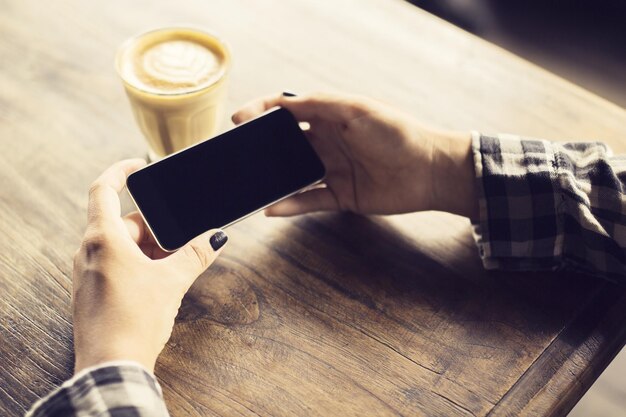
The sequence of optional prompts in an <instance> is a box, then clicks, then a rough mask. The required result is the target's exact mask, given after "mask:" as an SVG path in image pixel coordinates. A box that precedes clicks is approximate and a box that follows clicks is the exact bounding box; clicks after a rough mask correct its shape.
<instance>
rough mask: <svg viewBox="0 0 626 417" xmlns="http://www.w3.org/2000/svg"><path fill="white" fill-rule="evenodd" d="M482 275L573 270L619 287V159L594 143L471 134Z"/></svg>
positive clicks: (623, 259)
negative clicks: (487, 271) (497, 271)
mask: <svg viewBox="0 0 626 417" xmlns="http://www.w3.org/2000/svg"><path fill="white" fill-rule="evenodd" d="M472 147H473V155H474V165H475V170H476V181H477V182H476V184H477V187H476V188H477V193H478V197H479V209H480V218H479V220H478V221H477V222H476V223H474V236H475V238H476V242H477V244H478V248H479V251H480V255H481V258H482V261H483V264H484V266H485V268H487V269H507V270H545V269H565V268H567V269H573V270H576V271H578V272H583V273H587V274H591V275H596V276H602V277H604V278H608V279H610V280H613V281H617V282H622V283H626V249H625V248H626V197H625V194H624V189H625V188H626V186H625V184H624V182H623V181H624V179H625V178H626V158H624V157H612V156H611V155H610V151H609V150H608V149H607V148H606V146H605V145H603V144H601V143H597V142H587V143H564V144H558V143H552V142H549V141H545V140H537V139H527V138H521V137H519V136H514V135H497V136H493V137H492V136H486V135H481V134H478V133H473V136H472Z"/></svg>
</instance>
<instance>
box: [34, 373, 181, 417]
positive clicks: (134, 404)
mask: <svg viewBox="0 0 626 417" xmlns="http://www.w3.org/2000/svg"><path fill="white" fill-rule="evenodd" d="M103 415H133V416H137V417H168V416H169V414H168V412H167V408H166V406H165V402H164V401H163V394H162V392H161V387H160V386H159V384H158V382H157V381H156V379H155V378H154V376H153V375H152V374H151V373H149V372H148V371H147V370H145V369H144V368H143V367H142V366H141V365H139V364H137V363H134V362H128V361H126V362H109V363H104V364H101V365H99V366H95V367H92V368H88V369H84V370H83V371H81V372H79V373H77V374H76V375H75V376H74V377H73V378H72V379H70V380H68V381H66V382H65V383H64V384H63V385H62V386H61V387H59V388H58V389H56V390H55V391H53V392H52V393H50V394H49V395H47V396H46V397H44V398H42V399H41V400H39V401H38V402H37V403H36V404H34V405H33V407H32V408H31V409H30V411H29V412H28V413H27V414H26V417H74V416H76V417H78V416H81V417H87V416H94V417H96V416H103Z"/></svg>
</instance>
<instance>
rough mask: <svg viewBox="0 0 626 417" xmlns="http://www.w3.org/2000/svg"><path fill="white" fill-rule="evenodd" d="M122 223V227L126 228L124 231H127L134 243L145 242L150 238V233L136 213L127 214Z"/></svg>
mask: <svg viewBox="0 0 626 417" xmlns="http://www.w3.org/2000/svg"><path fill="white" fill-rule="evenodd" d="M122 221H123V222H124V226H126V230H128V234H129V236H130V238H131V239H132V240H134V241H135V243H141V242H145V241H146V240H148V239H149V237H150V236H151V234H150V231H149V230H148V228H147V227H146V224H145V223H144V221H143V218H142V217H141V214H139V212H138V211H133V212H132V213H128V214H127V215H126V216H124V217H122Z"/></svg>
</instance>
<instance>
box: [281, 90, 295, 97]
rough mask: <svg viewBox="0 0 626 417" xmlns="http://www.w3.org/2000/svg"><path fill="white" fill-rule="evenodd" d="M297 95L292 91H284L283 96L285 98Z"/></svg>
mask: <svg viewBox="0 0 626 417" xmlns="http://www.w3.org/2000/svg"><path fill="white" fill-rule="evenodd" d="M296 95H297V94H296V93H292V92H291V91H283V96H285V97H295V96H296Z"/></svg>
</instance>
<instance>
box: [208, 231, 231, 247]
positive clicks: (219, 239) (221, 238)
mask: <svg viewBox="0 0 626 417" xmlns="http://www.w3.org/2000/svg"><path fill="white" fill-rule="evenodd" d="M227 241H228V236H226V233H224V232H222V231H221V230H220V231H219V232H215V234H214V235H213V236H211V239H209V242H210V243H211V247H212V248H213V250H214V251H218V250H219V249H220V248H221V247H222V246H224V245H225V244H226V242H227Z"/></svg>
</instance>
